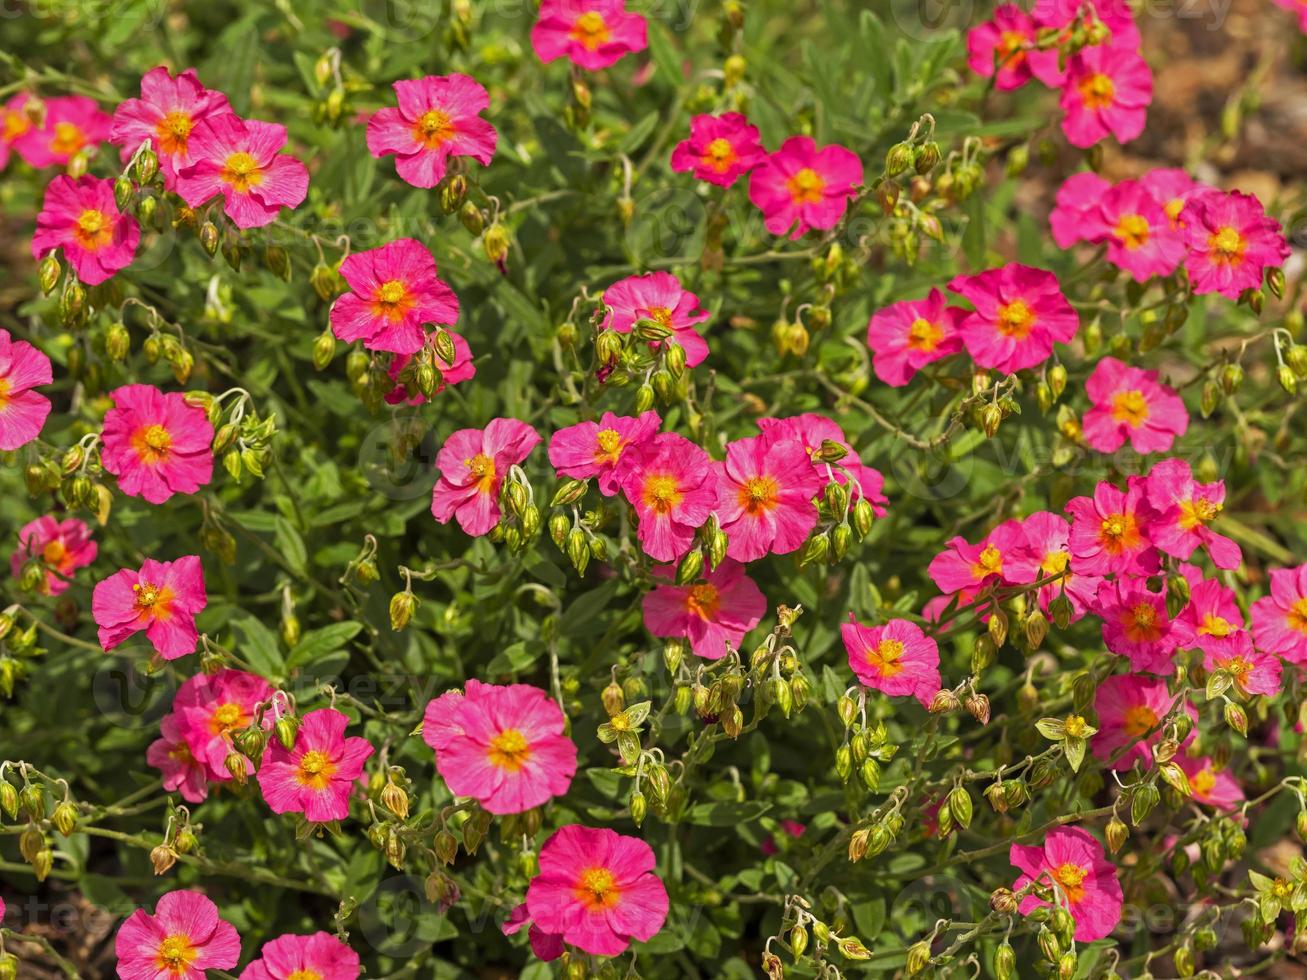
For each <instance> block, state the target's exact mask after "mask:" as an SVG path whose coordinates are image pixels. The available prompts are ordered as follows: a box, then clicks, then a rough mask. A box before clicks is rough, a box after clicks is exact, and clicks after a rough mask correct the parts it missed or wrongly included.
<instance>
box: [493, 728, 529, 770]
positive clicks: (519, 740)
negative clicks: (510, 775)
mask: <svg viewBox="0 0 1307 980" xmlns="http://www.w3.org/2000/svg"><path fill="white" fill-rule="evenodd" d="M486 758H487V759H489V760H490V764H491V765H492V766H495V767H496V768H498V769H503V770H505V771H507V772H517V771H518V770H519V769H521V768H522V767H523V766H524V765H526V763H527V760H528V759H530V758H531V746H530V745H529V744H528V743H527V740H526V736H524V735H523V734H522V733H521V732H519V731H518V730H517V729H516V728H505V729H504V730H503V731H502V732H500V733H499V734H498V735H496V736H495V737H494V738H492V739H491V740H490V748H488V749H487V750H486Z"/></svg>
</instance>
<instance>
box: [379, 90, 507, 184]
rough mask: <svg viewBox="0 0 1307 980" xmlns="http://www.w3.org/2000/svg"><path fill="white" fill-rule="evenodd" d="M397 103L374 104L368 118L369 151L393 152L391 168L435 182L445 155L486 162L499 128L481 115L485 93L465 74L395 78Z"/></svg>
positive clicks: (410, 179)
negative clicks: (387, 105) (391, 105)
mask: <svg viewBox="0 0 1307 980" xmlns="http://www.w3.org/2000/svg"><path fill="white" fill-rule="evenodd" d="M393 87H394V89H395V97H396V100H397V101H398V103H399V107H398V108H395V109H391V108H385V109H378V110H377V111H376V112H374V113H373V114H372V116H371V118H370V119H368V151H369V152H370V153H371V154H372V155H373V156H374V157H377V158H378V159H381V158H382V157H386V156H390V155H392V154H393V155H394V157H395V170H396V172H397V173H398V174H399V176H400V177H401V178H403V179H404V180H405V181H406V182H407V183H409V184H412V185H413V186H414V187H435V186H436V185H437V184H438V183H440V182H441V180H443V179H444V177H445V171H446V168H447V167H448V166H449V158H450V157H471V158H472V159H474V160H476V161H477V162H478V163H480V164H481V165H482V166H488V165H489V164H490V161H491V160H493V159H494V157H495V145H496V143H497V141H498V139H499V134H498V133H496V132H495V127H494V126H492V125H490V123H488V122H486V121H485V120H484V119H482V118H481V115H480V114H481V113H482V112H484V111H485V110H486V108H487V107H488V106H489V105H490V94H489V93H488V92H487V91H486V90H485V88H484V87H483V86H482V85H481V84H480V83H478V82H477V80H476V79H474V78H471V77H470V76H468V75H462V74H459V73H457V72H456V73H454V74H452V75H427V76H426V77H425V78H419V79H417V80H414V81H409V80H401V81H398V82H395V83H394V86H393Z"/></svg>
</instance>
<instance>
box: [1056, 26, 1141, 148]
mask: <svg viewBox="0 0 1307 980" xmlns="http://www.w3.org/2000/svg"><path fill="white" fill-rule="evenodd" d="M1152 101H1153V73H1152V71H1151V70H1150V69H1149V67H1148V62H1146V61H1144V59H1143V57H1142V56H1141V55H1140V54H1139V52H1138V51H1136V50H1133V49H1131V48H1124V47H1119V48H1114V47H1105V46H1099V47H1089V48H1083V49H1081V50H1080V51H1079V52H1078V53H1077V54H1075V55H1073V56H1072V57H1071V60H1070V61H1069V62H1068V63H1067V79H1066V85H1065V87H1063V89H1062V111H1063V112H1064V113H1066V115H1065V117H1064V118H1063V119H1062V132H1064V133H1066V138H1067V141H1068V142H1069V143H1071V145H1072V146H1080V147H1088V146H1093V145H1094V144H1095V143H1097V142H1098V141H1099V140H1101V139H1103V138H1104V137H1106V136H1107V135H1108V134H1109V133H1110V134H1111V135H1113V136H1115V137H1116V140H1117V142H1118V143H1129V142H1130V141H1131V140H1132V139H1134V138H1135V137H1136V136H1138V135H1139V134H1140V133H1142V132H1143V131H1144V122H1145V120H1146V119H1147V117H1148V105H1149V103H1150V102H1152Z"/></svg>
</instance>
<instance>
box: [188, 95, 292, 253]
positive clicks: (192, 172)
mask: <svg viewBox="0 0 1307 980" xmlns="http://www.w3.org/2000/svg"><path fill="white" fill-rule="evenodd" d="M285 145H286V127H285V126H281V125H279V124H277V123H267V122H260V121H258V120H257V119H241V118H240V117H239V116H237V115H234V114H232V113H226V114H223V115H211V116H209V117H207V118H206V119H204V120H202V121H201V122H199V123H198V124H197V125H196V126H195V128H194V129H193V130H192V131H191V134H190V136H189V137H188V139H187V141H186V151H187V153H188V154H189V155H190V163H189V164H187V165H186V166H185V167H182V168H181V169H179V170H178V171H177V193H178V194H180V195H181V197H182V199H183V200H184V201H185V202H186V203H187V204H188V205H189V206H190V207H193V208H198V207H199V206H200V205H201V204H204V203H205V202H206V201H208V200H209V199H210V198H212V197H213V196H214V195H218V194H221V195H222V201H223V210H224V211H225V212H226V213H227V217H229V218H231V220H232V222H233V223H234V224H235V225H236V227H238V228H262V227H263V226H264V225H266V224H270V223H271V222H273V221H275V220H276V218H277V215H278V213H279V212H280V211H281V209H282V208H283V207H288V208H295V207H298V206H299V204H300V202H301V201H303V200H304V197H305V195H307V194H308V192H309V172H308V171H307V170H306V169H304V164H302V163H300V162H299V160H297V159H295V158H294V157H292V156H288V155H286V154H283V153H280V152H279V151H280V150H281V148H282V147H284V146H285Z"/></svg>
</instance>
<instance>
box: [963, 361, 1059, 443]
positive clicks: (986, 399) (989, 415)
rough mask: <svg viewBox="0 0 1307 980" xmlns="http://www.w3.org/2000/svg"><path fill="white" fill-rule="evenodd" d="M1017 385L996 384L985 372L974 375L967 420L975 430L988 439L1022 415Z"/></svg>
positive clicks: (1010, 382)
mask: <svg viewBox="0 0 1307 980" xmlns="http://www.w3.org/2000/svg"><path fill="white" fill-rule="evenodd" d="M1015 384H1016V383H1015V380H1014V379H1005V380H1003V381H1000V382H998V383H995V382H994V381H993V379H992V378H991V377H990V374H989V372H988V371H984V370H977V371H976V372H975V373H974V374H972V376H971V397H970V398H969V399H967V401H966V403H965V405H966V409H967V418H968V421H970V423H971V425H972V426H973V427H974V428H976V429H979V430H980V431H981V432H983V433H984V434H985V438H986V439H993V438H994V436H996V435H998V430H999V426H1001V425H1002V424H1003V422H1004V420H1005V419H1007V418H1008V417H1009V416H1012V415H1020V414H1021V403H1020V402H1018V401H1017V400H1016V398H1015V397H1014V396H1013V391H1014V390H1015ZM1064 387H1065V384H1064Z"/></svg>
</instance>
